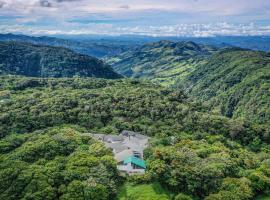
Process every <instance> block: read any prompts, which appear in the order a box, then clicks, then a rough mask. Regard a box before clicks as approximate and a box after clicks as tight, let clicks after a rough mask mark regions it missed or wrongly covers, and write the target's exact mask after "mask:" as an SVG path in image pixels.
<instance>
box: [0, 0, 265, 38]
mask: <svg viewBox="0 0 270 200" xmlns="http://www.w3.org/2000/svg"><path fill="white" fill-rule="evenodd" d="M0 32H2V33H7V32H12V33H24V34H33V35H55V34H102V35H122V34H138V35H151V36H198V37H199V36H214V35H270V0H166V1H164V0H103V1H102V0H0Z"/></svg>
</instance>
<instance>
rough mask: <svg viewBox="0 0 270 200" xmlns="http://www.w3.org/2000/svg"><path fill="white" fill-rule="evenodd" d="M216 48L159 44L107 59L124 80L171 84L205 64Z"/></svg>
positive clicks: (165, 42) (181, 43)
mask: <svg viewBox="0 0 270 200" xmlns="http://www.w3.org/2000/svg"><path fill="white" fill-rule="evenodd" d="M215 51H217V49H216V48H214V47H212V46H207V45H200V44H196V43H193V42H170V41H160V42H154V43H149V44H146V45H143V46H142V47H138V48H136V49H135V50H131V51H128V52H125V53H123V54H121V55H119V56H115V57H112V58H109V59H108V63H109V64H111V65H112V67H113V68H114V69H115V70H116V71H117V72H118V73H120V74H122V75H124V76H126V77H135V78H147V79H151V80H152V81H154V82H158V83H162V84H163V85H172V84H174V83H175V81H176V80H177V79H179V78H183V77H185V76H186V75H188V74H189V73H191V72H192V71H193V70H194V69H195V68H196V67H197V66H198V65H202V64H204V63H205V60H206V58H207V57H209V56H210V55H211V54H212V53H213V52H215Z"/></svg>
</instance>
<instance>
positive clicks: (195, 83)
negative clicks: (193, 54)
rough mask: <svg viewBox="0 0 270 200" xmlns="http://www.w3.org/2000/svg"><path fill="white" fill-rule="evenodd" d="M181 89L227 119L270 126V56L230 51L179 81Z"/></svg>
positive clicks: (220, 54) (236, 50)
mask: <svg viewBox="0 0 270 200" xmlns="http://www.w3.org/2000/svg"><path fill="white" fill-rule="evenodd" d="M180 83H182V84H180V85H181V88H182V87H183V86H184V87H185V88H188V93H189V94H191V95H193V96H194V97H195V98H196V99H198V100H201V101H202V102H208V103H209V104H210V106H211V107H212V109H213V110H216V111H217V112H218V113H221V114H223V115H225V116H227V117H233V118H247V119H249V120H252V121H256V122H260V123H262V122H263V123H269V122H270V110H269V108H270V54H269V53H265V52H259V51H250V50H243V49H235V48H233V49H227V50H223V51H220V52H219V53H217V54H215V55H213V56H212V57H211V58H210V59H209V61H208V62H207V63H206V64H204V65H202V66H199V67H198V68H197V69H196V70H194V71H193V72H192V73H190V74H189V75H188V76H187V77H186V79H184V80H182V81H180Z"/></svg>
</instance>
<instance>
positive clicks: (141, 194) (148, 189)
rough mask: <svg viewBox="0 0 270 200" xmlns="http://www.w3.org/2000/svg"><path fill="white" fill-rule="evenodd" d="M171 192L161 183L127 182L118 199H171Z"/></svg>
mask: <svg viewBox="0 0 270 200" xmlns="http://www.w3.org/2000/svg"><path fill="white" fill-rule="evenodd" d="M169 199H170V194H169V193H168V192H167V191H166V190H164V189H163V188H162V187H161V185H160V184H159V183H152V184H143V185H131V184H130V183H126V184H125V185H124V186H123V187H122V188H121V190H120V193H119V195H118V197H117V200H169Z"/></svg>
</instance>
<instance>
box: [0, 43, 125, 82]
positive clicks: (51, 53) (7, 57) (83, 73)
mask: <svg viewBox="0 0 270 200" xmlns="http://www.w3.org/2000/svg"><path fill="white" fill-rule="evenodd" d="M0 74H12V75H24V76H32V77H73V76H80V77H98V78H111V79H115V78H120V77H121V76H120V75H119V74H117V73H116V72H114V71H113V69H112V68H111V67H110V66H109V65H107V64H105V63H104V62H103V61H101V60H98V59H96V58H94V57H91V56H87V55H82V54H78V53H75V52H73V51H72V50H69V49H66V48H63V47H52V46H41V45H35V44H30V43H22V42H0Z"/></svg>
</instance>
